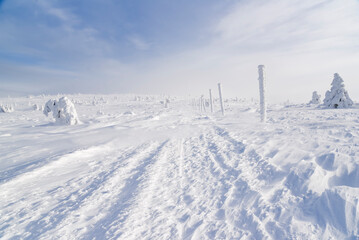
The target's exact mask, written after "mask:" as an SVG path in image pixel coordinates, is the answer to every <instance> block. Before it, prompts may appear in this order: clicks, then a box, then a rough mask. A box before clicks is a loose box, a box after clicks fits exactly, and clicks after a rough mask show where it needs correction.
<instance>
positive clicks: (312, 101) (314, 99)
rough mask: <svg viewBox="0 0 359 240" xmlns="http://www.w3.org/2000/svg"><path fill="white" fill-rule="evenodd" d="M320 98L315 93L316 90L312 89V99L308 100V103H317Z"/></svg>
mask: <svg viewBox="0 0 359 240" xmlns="http://www.w3.org/2000/svg"><path fill="white" fill-rule="evenodd" d="M320 98H321V96H320V95H319V94H318V93H317V91H314V92H313V94H312V100H311V101H310V102H309V104H319V103H320Z"/></svg>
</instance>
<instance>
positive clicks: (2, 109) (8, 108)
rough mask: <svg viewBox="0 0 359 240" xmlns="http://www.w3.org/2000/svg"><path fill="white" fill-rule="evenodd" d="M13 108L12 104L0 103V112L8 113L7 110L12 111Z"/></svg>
mask: <svg viewBox="0 0 359 240" xmlns="http://www.w3.org/2000/svg"><path fill="white" fill-rule="evenodd" d="M13 111H14V108H13V107H12V106H8V105H5V106H3V105H0V113H9V112H13Z"/></svg>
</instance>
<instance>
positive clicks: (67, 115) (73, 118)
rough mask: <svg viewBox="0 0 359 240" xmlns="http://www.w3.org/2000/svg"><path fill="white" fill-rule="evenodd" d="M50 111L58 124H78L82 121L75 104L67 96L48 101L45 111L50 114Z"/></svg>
mask: <svg viewBox="0 0 359 240" xmlns="http://www.w3.org/2000/svg"><path fill="white" fill-rule="evenodd" d="M50 112H52V115H53V117H54V119H55V121H56V123H57V124H62V125H76V124H79V123H80V120H79V118H78V117H77V112H76V109H75V106H74V104H73V103H72V102H71V101H70V100H69V99H68V98H67V97H62V98H60V99H59V100H53V99H50V100H49V101H47V103H46V104H45V107H44V111H43V113H44V114H45V115H46V116H48V115H49V113H50Z"/></svg>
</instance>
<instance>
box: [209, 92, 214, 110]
mask: <svg viewBox="0 0 359 240" xmlns="http://www.w3.org/2000/svg"><path fill="white" fill-rule="evenodd" d="M209 103H210V104H211V113H213V100H212V90H211V89H209Z"/></svg>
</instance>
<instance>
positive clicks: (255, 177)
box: [0, 95, 359, 239]
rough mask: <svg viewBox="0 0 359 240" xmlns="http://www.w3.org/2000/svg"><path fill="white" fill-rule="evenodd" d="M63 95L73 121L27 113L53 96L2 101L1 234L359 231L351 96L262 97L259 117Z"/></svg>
mask: <svg viewBox="0 0 359 240" xmlns="http://www.w3.org/2000/svg"><path fill="white" fill-rule="evenodd" d="M67 97H68V99H69V100H71V102H73V103H74V105H75V108H76V110H77V113H78V116H79V117H80V118H81V121H82V124H79V125H67V126H60V125H54V124H49V121H48V119H47V118H46V116H45V115H43V114H42V113H41V112H40V111H34V109H33V106H34V105H37V106H44V105H45V103H46V102H47V100H48V99H50V98H52V99H56V98H58V96H33V97H32V98H31V99H29V98H13V99H8V98H7V99H0V102H3V103H6V104H8V105H14V106H16V108H15V111H14V112H10V113H7V114H0V192H1V194H0V216H1V218H0V238H2V239H330V238H332V239H345V238H351V239H355V238H358V236H359V219H358V216H359V213H358V211H359V209H358V198H359V160H358V152H359V120H358V119H359V111H358V108H359V106H357V105H353V106H352V108H350V109H320V108H316V106H311V105H306V104H303V105H290V106H287V105H280V104H277V105H270V104H269V105H268V106H267V110H268V111H267V123H266V124H263V123H261V122H260V114H259V111H258V109H259V104H258V103H256V102H253V101H244V100H241V101H237V100H226V101H224V108H225V109H226V116H225V117H224V116H222V114H221V112H220V111H219V110H220V106H219V102H215V104H216V105H215V106H214V109H216V110H218V111H217V112H215V113H213V114H211V113H203V112H202V113H200V112H198V110H197V109H195V108H194V107H192V105H191V102H192V100H191V99H188V100H187V99H185V98H179V97H177V98H171V104H170V105H168V107H167V108H165V107H164V105H163V104H161V103H160V101H161V100H162V99H163V96H136V97H135V96H134V95H103V96H102V95H101V96H95V98H94V96H93V95H70V96H67ZM94 99H95V102H96V104H95V105H93V101H94ZM99 113H100V114H99Z"/></svg>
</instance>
